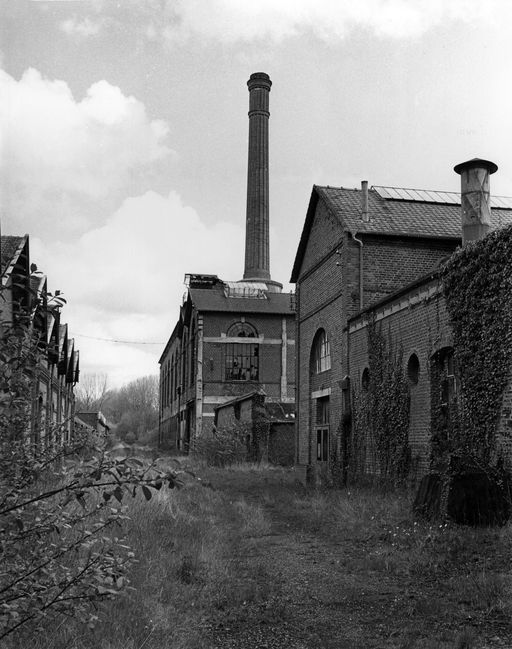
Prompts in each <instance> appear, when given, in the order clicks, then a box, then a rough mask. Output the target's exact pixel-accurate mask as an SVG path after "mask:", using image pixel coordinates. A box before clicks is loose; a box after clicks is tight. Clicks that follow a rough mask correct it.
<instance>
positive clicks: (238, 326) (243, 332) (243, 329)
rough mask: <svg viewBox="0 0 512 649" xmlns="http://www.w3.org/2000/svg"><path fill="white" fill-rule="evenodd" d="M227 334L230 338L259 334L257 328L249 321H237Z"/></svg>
mask: <svg viewBox="0 0 512 649" xmlns="http://www.w3.org/2000/svg"><path fill="white" fill-rule="evenodd" d="M227 335H228V336H229V337H230V338H233V337H235V336H236V337H238V338H257V337H258V334H257V332H256V329H255V328H254V327H253V326H252V325H250V324H249V323H248V322H236V323H235V324H234V325H231V327H230V328H229V329H228V333H227Z"/></svg>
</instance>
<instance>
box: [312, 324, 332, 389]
mask: <svg viewBox="0 0 512 649" xmlns="http://www.w3.org/2000/svg"><path fill="white" fill-rule="evenodd" d="M330 369H331V352H330V339H329V336H328V334H327V331H326V330H325V328H324V327H319V328H318V329H317V330H316V332H315V335H314V336H313V341H312V343H311V347H310V351H309V375H310V377H311V376H313V375H315V374H320V373H321V372H326V371H328V370H330Z"/></svg>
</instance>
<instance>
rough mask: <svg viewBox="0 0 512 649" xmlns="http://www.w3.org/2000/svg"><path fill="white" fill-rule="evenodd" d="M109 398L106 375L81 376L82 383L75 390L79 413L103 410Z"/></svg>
mask: <svg viewBox="0 0 512 649" xmlns="http://www.w3.org/2000/svg"><path fill="white" fill-rule="evenodd" d="M108 397H109V389H108V377H107V375H106V374H105V373H97V374H82V375H81V376H80V382H79V384H78V385H77V387H76V388H75V398H76V411H77V412H90V411H95V410H102V408H103V406H104V404H105V402H106V401H107V399H108Z"/></svg>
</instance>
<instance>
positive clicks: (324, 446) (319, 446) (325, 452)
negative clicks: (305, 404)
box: [316, 397, 329, 462]
mask: <svg viewBox="0 0 512 649" xmlns="http://www.w3.org/2000/svg"><path fill="white" fill-rule="evenodd" d="M316 459H317V460H318V461H319V462H327V460H328V459H329V397H321V398H320V399H317V400H316Z"/></svg>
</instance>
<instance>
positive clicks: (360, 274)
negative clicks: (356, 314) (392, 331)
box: [350, 231, 363, 311]
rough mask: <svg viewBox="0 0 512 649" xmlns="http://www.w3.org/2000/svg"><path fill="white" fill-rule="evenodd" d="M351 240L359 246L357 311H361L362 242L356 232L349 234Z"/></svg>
mask: <svg viewBox="0 0 512 649" xmlns="http://www.w3.org/2000/svg"><path fill="white" fill-rule="evenodd" d="M350 234H351V235H352V239H354V241H356V242H357V243H358V244H359V310H360V311H362V310H363V242H362V241H361V239H358V238H357V237H356V234H357V232H352V231H351V232H350Z"/></svg>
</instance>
